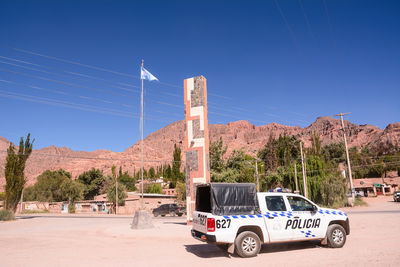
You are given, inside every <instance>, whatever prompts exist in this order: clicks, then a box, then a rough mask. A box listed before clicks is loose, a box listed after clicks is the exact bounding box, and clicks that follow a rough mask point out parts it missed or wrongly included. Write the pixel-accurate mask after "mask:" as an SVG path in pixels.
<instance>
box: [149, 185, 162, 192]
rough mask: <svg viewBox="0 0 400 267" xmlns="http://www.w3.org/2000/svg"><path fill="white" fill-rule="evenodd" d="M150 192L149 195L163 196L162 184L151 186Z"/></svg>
mask: <svg viewBox="0 0 400 267" xmlns="http://www.w3.org/2000/svg"><path fill="white" fill-rule="evenodd" d="M148 190H149V193H152V194H161V193H162V189H161V185H160V184H151V185H150V186H149V189H148Z"/></svg>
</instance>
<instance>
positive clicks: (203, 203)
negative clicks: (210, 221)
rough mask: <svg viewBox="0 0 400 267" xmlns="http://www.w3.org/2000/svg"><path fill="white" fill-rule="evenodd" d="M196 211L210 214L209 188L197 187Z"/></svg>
mask: <svg viewBox="0 0 400 267" xmlns="http://www.w3.org/2000/svg"><path fill="white" fill-rule="evenodd" d="M196 211H202V212H211V191H210V187H209V186H199V187H197V191H196Z"/></svg>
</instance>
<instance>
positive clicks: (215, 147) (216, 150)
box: [210, 137, 227, 172]
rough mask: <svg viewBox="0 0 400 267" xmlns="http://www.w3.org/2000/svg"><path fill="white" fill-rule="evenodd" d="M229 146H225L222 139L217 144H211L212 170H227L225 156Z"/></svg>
mask: <svg viewBox="0 0 400 267" xmlns="http://www.w3.org/2000/svg"><path fill="white" fill-rule="evenodd" d="M226 150H227V146H224V143H223V141H222V137H220V138H219V140H218V141H216V142H210V170H211V171H215V172H221V171H222V170H223V169H224V168H225V163H224V155H225V153H226Z"/></svg>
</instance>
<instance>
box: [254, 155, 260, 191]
mask: <svg viewBox="0 0 400 267" xmlns="http://www.w3.org/2000/svg"><path fill="white" fill-rule="evenodd" d="M255 160H256V178H257V192H260V180H259V178H258V164H257V162H258V158H257V157H255Z"/></svg>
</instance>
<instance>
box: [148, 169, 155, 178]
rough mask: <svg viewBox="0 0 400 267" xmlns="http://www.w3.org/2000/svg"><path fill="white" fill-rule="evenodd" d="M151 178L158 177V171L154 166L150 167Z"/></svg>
mask: <svg viewBox="0 0 400 267" xmlns="http://www.w3.org/2000/svg"><path fill="white" fill-rule="evenodd" d="M149 178H150V179H154V178H156V171H155V170H154V167H150V169H149Z"/></svg>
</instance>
